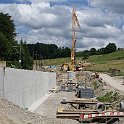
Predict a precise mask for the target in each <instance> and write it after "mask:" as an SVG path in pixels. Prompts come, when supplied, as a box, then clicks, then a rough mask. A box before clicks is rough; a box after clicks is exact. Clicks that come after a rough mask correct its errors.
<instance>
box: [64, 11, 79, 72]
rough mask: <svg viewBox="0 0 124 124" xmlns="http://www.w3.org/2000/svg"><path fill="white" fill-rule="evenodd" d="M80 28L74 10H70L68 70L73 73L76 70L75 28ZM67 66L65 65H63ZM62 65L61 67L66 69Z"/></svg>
mask: <svg viewBox="0 0 124 124" xmlns="http://www.w3.org/2000/svg"><path fill="white" fill-rule="evenodd" d="M77 26H78V27H79V28H80V24H79V21H78V18H77V14H76V9H73V10H72V48H71V65H68V66H69V70H72V71H75V70H76V61H75V51H76V49H75V46H76V27H77ZM65 65H66V66H67V63H65ZM66 66H64V64H63V67H66Z"/></svg>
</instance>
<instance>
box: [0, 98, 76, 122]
mask: <svg viewBox="0 0 124 124" xmlns="http://www.w3.org/2000/svg"><path fill="white" fill-rule="evenodd" d="M49 105H50V104H49ZM49 113H51V114H52V112H50V111H49ZM66 122H67V123H68V122H70V124H73V123H71V121H70V120H67V121H66ZM66 122H64V121H63V120H62V119H55V118H50V117H48V116H41V115H39V114H36V113H32V112H29V111H28V110H25V109H22V108H20V107H19V106H17V105H15V104H14V103H12V102H10V101H8V100H6V99H3V98H0V124H67V123H66ZM75 122H76V121H75ZM75 124H76V123H75Z"/></svg>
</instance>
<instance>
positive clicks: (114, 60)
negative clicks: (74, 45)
mask: <svg viewBox="0 0 124 124" xmlns="http://www.w3.org/2000/svg"><path fill="white" fill-rule="evenodd" d="M81 59H82V58H81V57H76V60H77V61H81ZM86 61H87V62H90V63H91V64H92V66H91V67H90V68H88V70H91V71H101V72H108V71H109V68H115V69H117V70H120V72H119V75H123V76H124V50H122V51H116V52H113V53H110V54H104V55H94V56H90V57H89V58H88V59H87V60H86ZM42 63H43V65H45V66H51V65H55V66H56V65H60V66H61V65H62V64H64V63H70V57H67V58H57V59H46V60H43V61H42Z"/></svg>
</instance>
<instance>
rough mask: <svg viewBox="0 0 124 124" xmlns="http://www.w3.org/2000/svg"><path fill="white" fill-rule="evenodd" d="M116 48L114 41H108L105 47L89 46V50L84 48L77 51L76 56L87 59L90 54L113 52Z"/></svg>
mask: <svg viewBox="0 0 124 124" xmlns="http://www.w3.org/2000/svg"><path fill="white" fill-rule="evenodd" d="M116 50H117V46H116V44H115V43H109V44H108V45H107V46H106V47H104V48H100V49H98V50H97V49H96V48H91V49H90V50H84V51H82V52H77V53H76V55H77V56H78V57H83V58H84V59H87V58H88V57H89V56H91V55H101V54H108V53H112V52H115V51H116Z"/></svg>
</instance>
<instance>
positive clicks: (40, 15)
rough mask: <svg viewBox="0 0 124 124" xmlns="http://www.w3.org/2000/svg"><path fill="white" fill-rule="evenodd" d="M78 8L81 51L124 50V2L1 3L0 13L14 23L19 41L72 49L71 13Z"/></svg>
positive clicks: (27, 0)
mask: <svg viewBox="0 0 124 124" xmlns="http://www.w3.org/2000/svg"><path fill="white" fill-rule="evenodd" d="M73 7H74V8H76V10H77V14H78V19H79V22H80V26H81V29H79V30H78V32H77V43H76V47H77V49H78V50H81V49H83V50H84V49H90V48H92V47H95V48H101V47H105V46H106V45H107V44H108V43H109V42H111V43H116V44H117V46H118V47H124V0H0V12H3V13H9V15H11V16H12V19H13V20H14V23H15V26H16V32H17V33H20V34H18V36H17V39H18V40H20V39H21V38H22V39H23V40H26V41H27V42H28V43H36V42H40V43H52V44H53V43H54V44H56V45H58V46H60V47H63V46H64V47H66V46H67V47H71V39H72V38H71V37H72V36H71V18H72V17H71V13H72V8H73Z"/></svg>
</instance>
